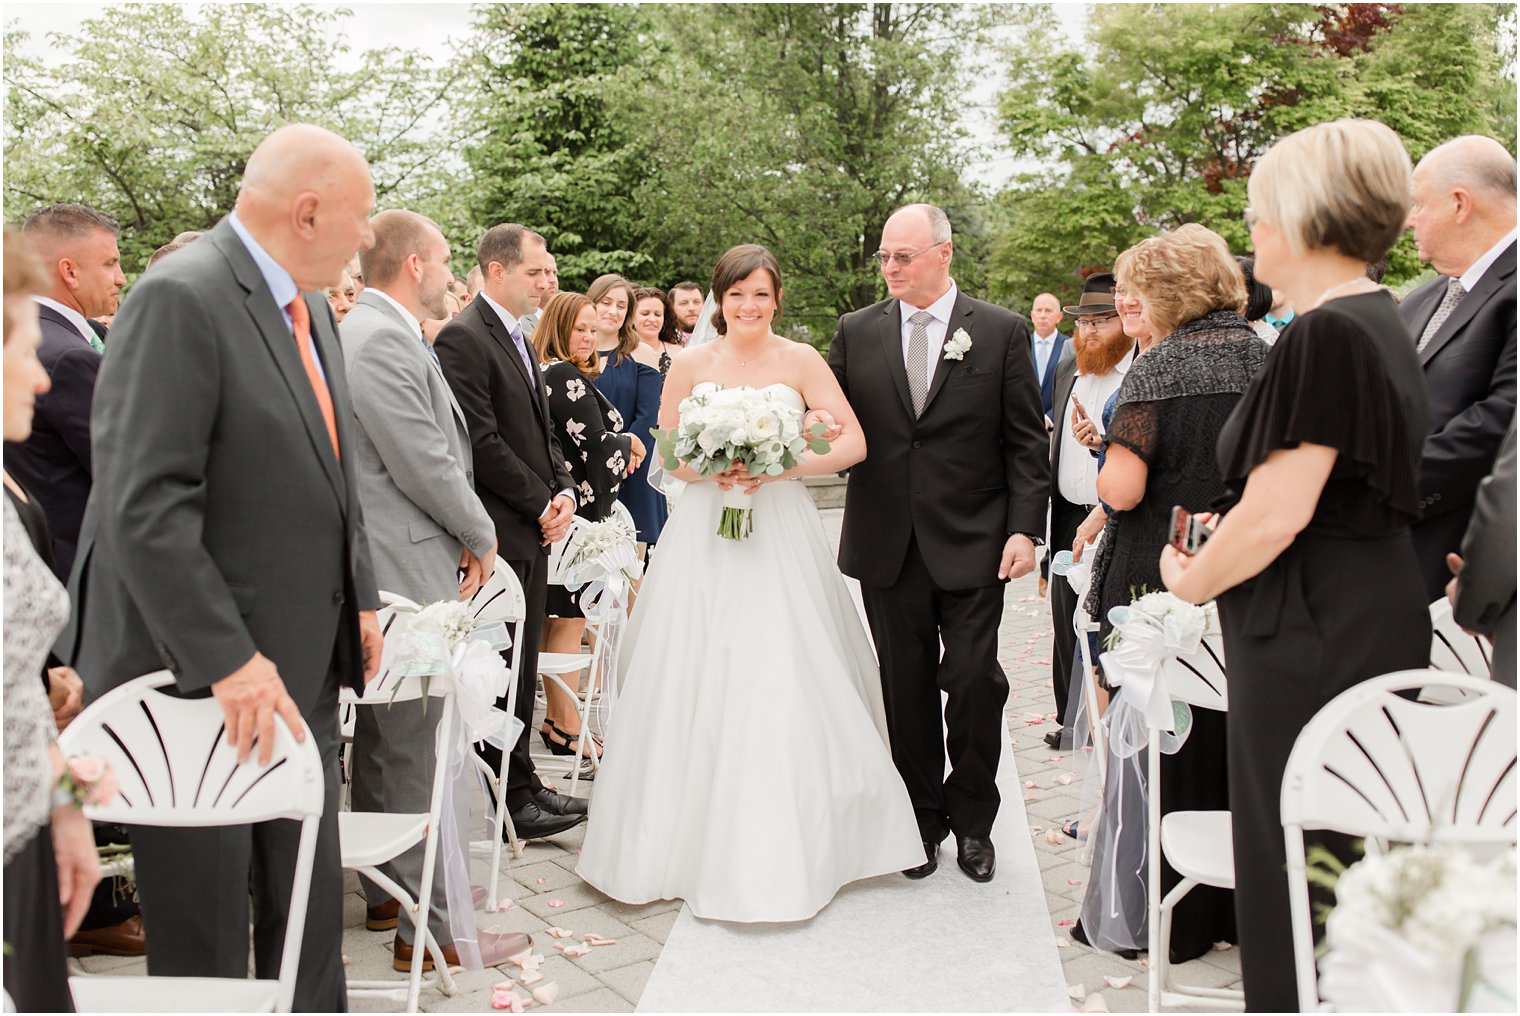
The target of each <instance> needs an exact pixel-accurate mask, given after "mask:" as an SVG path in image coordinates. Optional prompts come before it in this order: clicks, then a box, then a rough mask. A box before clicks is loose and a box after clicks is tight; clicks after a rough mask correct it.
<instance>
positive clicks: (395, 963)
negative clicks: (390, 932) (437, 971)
mask: <svg viewBox="0 0 1520 1016" xmlns="http://www.w3.org/2000/svg"><path fill="white" fill-rule="evenodd" d="M443 961H444V962H445V963H447V964H448V965H449V966H451V967H457V966H459V951H458V950H457V949H455V948H454V944H453V943H452V942H450V943H449V944H448V945H446V946H444V947H443ZM391 968H392V969H393V970H399V971H401V972H402V973H403V974H409V973H411V971H412V947H411V946H409V945H407V944H406V943H405V942H403V941H401V936H400V935H397V936H396V940H395V941H394V942H392V943H391ZM422 969H423V970H432V969H433V957H432V956H430V955H427V954H426V953H424V954H423V957H422Z"/></svg>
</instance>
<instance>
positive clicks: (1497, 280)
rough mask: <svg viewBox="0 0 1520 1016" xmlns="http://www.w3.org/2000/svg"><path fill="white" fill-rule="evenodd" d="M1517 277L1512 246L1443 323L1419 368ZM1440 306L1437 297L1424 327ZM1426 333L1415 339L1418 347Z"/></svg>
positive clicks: (1424, 352)
mask: <svg viewBox="0 0 1520 1016" xmlns="http://www.w3.org/2000/svg"><path fill="white" fill-rule="evenodd" d="M1514 275H1515V246H1514V244H1511V245H1510V246H1509V249H1508V250H1506V251H1505V252H1504V253H1503V254H1500V255H1499V257H1498V258H1497V259H1496V260H1495V261H1494V263H1493V264H1492V265H1490V266H1489V269H1488V271H1486V272H1484V273H1483V278H1481V279H1479V280H1478V284H1477V285H1476V286H1474V287H1473V290H1472V292H1471V293H1468V294H1467V295H1466V296H1464V297H1463V298H1462V302H1460V303H1458V304H1457V305H1456V306H1455V307H1453V308H1452V311H1451V315H1450V316H1449V317H1447V319H1446V320H1445V321H1443V322H1441V327H1440V328H1438V329H1437V330H1436V333H1435V334H1434V335H1432V336H1431V337H1430V341H1429V342H1427V343H1426V344H1425V348H1424V349H1423V350H1421V352H1420V366H1422V367H1423V366H1424V365H1425V364H1427V363H1429V362H1430V360H1431V358H1432V357H1433V356H1435V355H1436V354H1437V353H1439V352H1440V351H1441V350H1442V349H1443V348H1444V347H1445V346H1446V345H1447V344H1448V343H1450V342H1451V340H1452V339H1454V338H1456V337H1457V333H1458V332H1459V331H1461V330H1462V329H1463V328H1464V327H1466V325H1467V323H1468V322H1469V321H1471V320H1472V319H1473V318H1474V317H1475V316H1476V315H1477V313H1478V311H1480V310H1482V309H1483V305H1484V304H1485V303H1487V302H1488V301H1489V298H1490V297H1492V296H1493V295H1494V294H1496V293H1498V292H1499V287H1500V286H1502V285H1503V284H1504V283H1505V282H1507V281H1508V280H1509V279H1511V278H1513V277H1514ZM1436 292H1438V293H1439V292H1440V289H1439V288H1438V289H1437V290H1436ZM1440 305H1441V298H1440V297H1437V299H1436V301H1435V307H1432V308H1431V312H1430V314H1425V315H1422V317H1423V318H1424V322H1425V325H1428V324H1429V323H1430V319H1431V317H1433V316H1434V315H1435V308H1436V307H1439V306H1440ZM1424 332H1425V326H1424V325H1421V326H1420V331H1419V333H1417V334H1416V335H1415V337H1414V338H1415V342H1416V344H1418V343H1419V341H1420V335H1423V334H1424Z"/></svg>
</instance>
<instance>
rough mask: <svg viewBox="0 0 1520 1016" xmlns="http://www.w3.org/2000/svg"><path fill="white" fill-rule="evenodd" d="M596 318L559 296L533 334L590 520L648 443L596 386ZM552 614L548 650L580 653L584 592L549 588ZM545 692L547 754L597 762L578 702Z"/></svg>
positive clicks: (607, 508) (550, 688)
mask: <svg viewBox="0 0 1520 1016" xmlns="http://www.w3.org/2000/svg"><path fill="white" fill-rule="evenodd" d="M596 319H597V311H596V307H595V305H593V304H592V302H591V301H590V300H589V299H587V298H586V297H584V296H582V295H581V294H579V293H560V294H559V295H557V296H555V297H554V298H553V299H551V300H550V301H549V302H548V304H546V305H545V306H544V307H543V309H542V310H541V311H540V313H539V324H538V327H537V328H536V329H535V330H534V332H533V346H534V348H535V349H536V350H537V351H538V361H539V363H541V364H543V365H544V368H543V371H544V394H545V395H546V396H547V397H548V399H549V415H550V416H551V417H552V418H553V421H554V434H555V437H556V438H558V440H559V446H560V448H561V450H563V452H564V454H565V464H566V465H567V466H568V467H569V469H570V478H571V479H573V480H574V481H575V495H576V502H577V505H576V509H575V514H576V515H578V516H580V517H581V518H583V519H589V520H591V521H593V522H598V521H600V520H602V519H605V518H606V517H607V516H609V515H611V514H612V506H613V505H614V504H615V503H616V501H617V496H618V491H619V490H620V489H621V488H622V486H623V483H624V481H625V478H626V477H628V475H629V474H630V473H632V472H633V471H634V470H636V469H637V468H638V467H639V464H640V463H641V462H643V461H644V455H645V448H644V442H642V441H640V440H639V438H638V437H637V436H635V435H633V434H629V433H625V432H624V430H623V417H622V415H621V414H620V413H618V411H617V410H616V409H615V408H613V406H612V403H610V402H608V401H607V397H606V396H605V395H603V394H602V393H601V392H600V391H598V390H597V388H596V385H595V384H594V380H595V378H596V375H597V373H598V371H599V370H600V369H601V366H602V363H603V362H604V361H601V360H598V359H597V356H596ZM547 610H548V615H549V618H548V622H547V628H546V630H545V635H544V651H545V652H550V653H577V652H580V648H581V635H582V633H583V631H584V630H585V627H586V621H585V614H584V613H583V612H582V610H581V606H580V593H579V591H575V592H572V591H571V590H569V589H567V588H566V587H564V586H558V585H556V586H550V587H549V598H548V607H547ZM583 675H584V671H580V672H577V673H576V674H574V675H565V677H566V683H567V684H570V685H571V686H573V687H579V685H578V683H577V682H579V681H580V680H581V678H582V676H583ZM544 691H545V695H546V696H547V698H548V708H547V710H546V712H545V716H544V722H543V726H542V727H540V728H539V736H540V737H541V738H543V741H544V744H545V745H546V746H547V747H548V749H549V750H550V751H551V752H553V753H554V754H555V755H579V756H581V757H589V756H590V755H592V754H593V753H595V754H597V755H598V756H599V755H600V753H601V747H600V743H599V742H593V744H587V743H585V740H586V739H585V738H584V737H583V733H584V732H583V731H582V730H581V718H580V714H579V713H578V712H577V711H576V701H575V700H574V699H572V698H570V697H569V696H568V695H566V694H565V692H564V691H563V689H561V688H560V686H559V685H558V684H556V683H555V682H553V681H545V682H544ZM593 745H595V746H594V747H593Z"/></svg>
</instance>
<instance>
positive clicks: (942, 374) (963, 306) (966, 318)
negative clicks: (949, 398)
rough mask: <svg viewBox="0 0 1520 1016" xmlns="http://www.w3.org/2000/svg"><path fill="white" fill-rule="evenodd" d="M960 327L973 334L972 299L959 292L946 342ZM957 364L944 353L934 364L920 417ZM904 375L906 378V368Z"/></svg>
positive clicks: (927, 410) (948, 326) (926, 410)
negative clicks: (932, 376) (931, 378)
mask: <svg viewBox="0 0 1520 1016" xmlns="http://www.w3.org/2000/svg"><path fill="white" fill-rule="evenodd" d="M960 328H964V329H966V333H967V334H968V335H969V334H971V299H970V298H969V297H967V296H966V294H964V293H959V292H957V293H956V294H955V307H954V308H953V309H952V310H951V311H950V323H949V324H948V325H946V326H945V342H946V343H948V342H949V341H950V339H951V337H952V336H953V335H955V333H956V330H957V329H960ZM941 349H943V346H941ZM955 364H956V361H955V360H946V359H945V358H944V356H943V354H942V355H941V357H940V359H939V362H937V363H936V364H935V365H934V380H933V381H931V382H929V394H928V395H926V396H924V412H923V413H920V414H919V416H920V417H922V416H923V415H924V413H928V412H929V407H930V406H932V405H934V397H935V396H936V395H938V394H939V393H940V389H941V388H944V387H945V381H946V380H948V379H949V377H950V375H951V374H952V373H953V372H954V371H955ZM903 376H904V378H905V379H906V377H907V372H906V370H905V371H904V374H903Z"/></svg>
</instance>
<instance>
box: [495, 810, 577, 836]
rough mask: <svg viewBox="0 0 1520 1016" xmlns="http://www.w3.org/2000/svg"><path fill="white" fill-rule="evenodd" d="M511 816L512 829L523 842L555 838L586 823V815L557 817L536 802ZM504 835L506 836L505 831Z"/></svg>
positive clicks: (512, 813)
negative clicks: (558, 834)
mask: <svg viewBox="0 0 1520 1016" xmlns="http://www.w3.org/2000/svg"><path fill="white" fill-rule="evenodd" d="M509 814H511V816H512V828H513V829H515V830H516V831H517V838H518V839H521V840H541V839H543V838H544V837H545V836H553V835H555V834H556V833H562V832H564V831H565V830H566V829H574V828H575V827H576V826H578V825H580V824H581V823H582V822H584V821H586V816H585V814H584V813H582V814H580V815H556V814H554V813H553V812H549V811H545V810H544V809H543V808H541V807H539V805H538V803H537V802H536V801H529V802H528V803H527V804H525V805H523V806H522V807H521V808H519V809H517V810H516V811H514V812H510V813H509ZM502 835H503V836H505V835H506V833H505V831H504V832H503V833H502Z"/></svg>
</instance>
